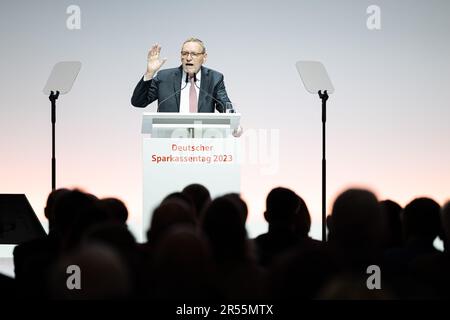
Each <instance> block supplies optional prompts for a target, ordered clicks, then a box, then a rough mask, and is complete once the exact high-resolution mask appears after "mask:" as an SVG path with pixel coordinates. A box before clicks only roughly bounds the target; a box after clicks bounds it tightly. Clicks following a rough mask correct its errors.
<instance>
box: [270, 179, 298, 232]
mask: <svg viewBox="0 0 450 320" xmlns="http://www.w3.org/2000/svg"><path fill="white" fill-rule="evenodd" d="M299 199H300V197H299V196H298V195H297V194H296V193H295V192H293V191H292V190H289V189H286V188H281V187H278V188H275V189H272V191H270V192H269V194H268V195H267V199H266V212H264V218H265V219H266V221H267V222H268V223H269V227H270V226H277V227H282V228H285V229H289V230H294V229H295V228H294V222H295V221H296V218H295V214H296V212H297V211H298V208H299V205H300V202H299Z"/></svg>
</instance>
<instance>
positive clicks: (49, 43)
mask: <svg viewBox="0 0 450 320" xmlns="http://www.w3.org/2000/svg"><path fill="white" fill-rule="evenodd" d="M449 15H450V2H449V1H447V0H432V1H419V0H417V1H406V0H403V1H401V0H399V1H382V0H376V1H372V0H371V1H365V0H362V1H356V0H355V1H350V0H346V1H331V0H329V1H323V0H322V1H300V0H292V1H256V0H255V1H235V0H233V1H231V0H230V1H215V0H189V1H175V0H167V1H153V0H145V1H144V0H142V1H112V0H96V1H87V0H71V1H65V0H60V1H49V0H40V1H31V0H26V1H25V0H18V1H1V2H0V43H1V59H0V88H1V93H0V150H1V157H0V159H1V160H0V161H1V165H0V193H25V194H26V195H27V197H28V198H29V199H30V202H31V204H32V206H33V208H34V209H35V211H36V212H37V213H38V214H39V218H40V219H41V221H42V222H43V223H44V224H45V218H44V217H43V214H42V212H43V207H44V203H45V200H46V197H47V195H48V193H49V191H50V187H51V166H50V164H51V163H50V156H51V126H50V102H49V100H48V97H46V96H45V95H44V94H43V93H42V88H43V87H44V85H45V82H46V80H47V77H48V75H49V73H50V71H51V68H52V67H53V65H54V64H55V63H56V62H58V61H63V60H79V61H81V62H82V64H83V66H82V69H81V72H80V74H79V76H78V78H77V80H76V83H75V85H74V87H73V89H72V92H70V94H68V95H65V96H61V97H60V99H59V100H58V102H57V103H58V110H57V161H58V176H57V185H58V187H63V186H64V187H79V188H82V189H84V190H86V191H89V192H92V193H94V194H96V195H97V196H99V197H106V196H113V197H118V198H120V199H122V200H123V201H124V202H125V203H126V204H127V206H128V208H129V210H130V214H131V216H130V223H131V225H132V226H133V225H136V224H137V223H139V217H140V216H141V213H142V212H141V211H142V164H141V161H142V158H141V151H142V150H141V134H140V127H141V114H142V112H143V111H155V109H156V105H155V104H154V105H151V106H149V107H148V108H147V109H145V110H143V109H137V108H133V107H132V106H131V104H130V97H131V94H132V91H133V89H134V86H135V85H136V83H137V82H138V80H139V78H140V77H141V76H142V74H143V72H144V71H145V66H146V56H147V51H148V49H149V48H150V47H151V46H152V45H153V44H154V43H159V44H160V45H161V46H162V51H161V55H162V56H163V57H167V58H168V60H167V62H166V64H165V65H164V67H167V68H169V67H177V66H179V64H180V57H179V56H180V46H181V43H182V42H183V41H184V40H185V39H186V38H189V37H191V36H195V37H198V38H200V39H202V40H203V41H204V42H205V44H206V46H207V52H208V61H207V63H206V66H208V67H209V68H213V69H216V70H219V71H221V72H222V73H224V75H225V83H226V86H227V90H228V93H229V96H230V97H231V99H232V101H233V102H234V103H235V106H236V108H237V109H238V111H239V112H241V113H242V125H243V127H244V129H245V130H246V133H245V135H244V136H243V144H244V145H245V144H246V146H247V149H246V150H247V151H248V152H249V155H248V157H247V158H248V159H247V161H245V163H243V164H242V183H241V190H242V196H243V198H244V199H245V200H246V201H247V203H248V206H249V210H250V215H249V219H248V224H247V225H248V231H249V234H250V236H251V237H254V236H256V235H258V234H260V233H262V232H265V230H266V227H267V225H266V223H265V221H264V218H263V212H264V208H265V197H266V195H267V193H268V192H269V191H270V190H271V189H272V188H273V187H276V186H285V187H288V188H292V189H293V190H295V191H296V192H297V193H298V194H299V195H301V196H302V197H303V198H304V199H305V201H306V202H307V204H308V206H309V209H310V211H311V214H312V219H313V228H312V231H311V234H312V236H314V237H315V238H319V237H320V213H321V152H322V151H321V130H322V127H321V109H320V101H319V98H318V97H317V96H313V95H310V94H308V93H307V92H306V91H305V90H304V88H303V86H302V84H301V81H300V78H299V75H298V74H297V71H296V69H295V62H296V61H298V60H319V61H322V62H323V63H324V65H325V67H326V68H327V70H328V72H329V74H330V77H331V79H332V81H333V83H334V86H335V88H336V92H335V94H334V95H332V96H331V97H330V99H329V101H328V105H329V107H328V127H327V128H328V130H327V135H328V140H327V142H328V149H327V150H328V154H327V158H328V192H327V212H328V213H329V212H330V209H331V206H332V203H333V200H334V199H335V197H336V196H337V195H338V194H339V192H341V191H342V190H343V189H345V188H347V187H350V186H363V187H368V188H370V189H371V190H373V191H375V192H376V194H377V196H378V197H379V198H380V199H386V198H390V199H393V200H395V201H398V202H399V203H400V204H401V205H405V204H406V203H407V202H409V201H410V200H412V199H413V198H414V197H418V196H430V197H433V198H434V199H435V200H437V201H438V202H439V203H441V204H442V203H443V202H444V201H445V200H446V199H447V198H448V197H449V196H450V193H449V190H450V170H449V163H450V142H449V137H450V126H449V121H448V120H449V119H450V108H449V102H450V90H449V88H448V85H449V84H450V60H449V57H450V42H449V41H448V40H447V39H448V30H450V19H449ZM174 191H175V190H174ZM211 192H212V194H213V195H216V193H215V192H214V190H211Z"/></svg>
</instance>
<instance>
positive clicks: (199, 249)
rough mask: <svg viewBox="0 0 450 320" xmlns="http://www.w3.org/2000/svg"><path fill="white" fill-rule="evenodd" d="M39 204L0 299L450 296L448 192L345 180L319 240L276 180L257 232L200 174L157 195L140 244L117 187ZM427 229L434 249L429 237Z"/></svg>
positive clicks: (238, 202) (58, 195)
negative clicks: (435, 196) (37, 234)
mask: <svg viewBox="0 0 450 320" xmlns="http://www.w3.org/2000/svg"><path fill="white" fill-rule="evenodd" d="M44 213H45V217H46V218H47V219H48V224H49V233H48V235H47V236H45V237H43V238H41V239H35V240H32V241H29V242H26V243H22V244H20V245H17V246H16V247H15V249H14V268H15V269H14V271H15V277H14V278H10V277H7V276H4V275H0V292H1V297H2V298H5V299H12V298H33V299H36V298H37V299H89V300H91V299H156V300H161V299H162V300H177V301H217V300H220V301H223V300H225V301H235V300H242V299H243V300H248V299H267V298H269V299H273V300H286V299H287V300H295V299H297V300H298V299H326V300H328V299H364V300H367V299H375V300H377V299H382V300H385V299H417V298H425V299H434V298H449V297H450V293H449V292H450V291H449V290H448V288H449V286H450V273H449V272H448V270H450V253H449V252H450V201H449V202H447V203H446V204H445V205H444V206H443V207H442V209H441V208H440V206H439V204H438V203H436V202H435V201H434V200H432V199H430V198H417V199H414V200H413V201H411V202H410V203H409V204H407V205H406V206H405V208H402V207H401V206H400V205H399V204H397V203H395V202H394V201H392V200H384V201H380V202H379V201H378V199H377V197H376V196H375V195H374V194H373V193H372V192H371V191H369V190H364V189H348V190H345V191H344V192H342V193H341V194H339V195H338V196H337V198H336V200H335V201H334V203H333V206H332V210H331V214H330V215H329V216H328V217H327V226H328V231H329V232H328V241H325V242H322V241H318V240H314V239H312V238H311V237H310V236H309V232H310V228H311V216H310V213H309V210H308V207H307V205H306V203H305V201H304V200H303V199H302V198H301V197H300V196H299V195H297V194H296V193H295V192H294V191H292V190H290V189H287V188H283V187H277V188H274V189H272V190H271V191H270V192H269V194H268V195H267V198H266V210H265V212H264V218H265V219H266V221H267V222H268V231H267V232H266V233H264V234H261V235H259V236H257V237H256V238H255V239H249V238H248V235H247V230H246V222H247V218H248V207H247V204H246V203H245V201H244V200H243V199H242V198H241V197H240V195H239V194H237V193H230V194H226V195H222V196H220V197H216V198H213V199H212V198H211V195H210V192H209V190H208V189H207V188H206V187H204V186H202V185H200V184H192V185H189V186H187V187H185V188H184V189H183V190H182V192H173V193H171V194H169V195H167V196H166V197H165V198H164V199H162V201H161V203H160V204H159V206H158V207H157V208H155V209H154V211H153V215H152V220H151V223H150V228H149V229H148V230H147V232H146V234H147V241H146V242H144V243H137V242H136V239H135V238H134V236H133V235H132V233H131V232H130V230H129V229H128V226H127V219H128V209H127V207H126V205H125V204H124V203H123V202H122V201H120V200H119V199H116V198H105V199H98V198H97V197H96V196H94V195H92V194H89V193H86V192H83V191H81V190H78V189H73V190H70V189H58V190H55V191H53V192H51V193H50V194H49V196H48V199H47V203H46V206H45V209H44ZM437 237H439V238H440V239H442V241H443V243H444V251H443V252H441V251H439V250H437V249H436V248H435V247H434V245H433V242H434V241H435V239H436V238H437ZM73 266H75V267H79V268H80V270H82V272H81V274H82V276H81V278H80V279H79V280H80V282H79V284H80V286H81V289H77V288H75V289H73V288H69V285H68V281H69V280H68V277H70V276H73V277H76V275H75V274H73V275H72V274H71V272H75V271H74V270H75V269H73ZM374 266H375V267H377V268H379V270H381V274H382V276H381V279H380V281H381V282H380V283H381V287H380V288H379V289H378V290H372V288H369V287H368V285H367V282H366V281H368V280H367V279H368V277H369V276H370V274H369V273H368V271H367V270H369V269H368V268H369V267H374ZM70 268H72V269H70ZM70 270H71V271H70ZM71 279H72V278H71ZM72 280H73V281H75V282H76V281H77V280H76V278H73V279H72Z"/></svg>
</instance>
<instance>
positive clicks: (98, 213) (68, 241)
mask: <svg viewBox="0 0 450 320" xmlns="http://www.w3.org/2000/svg"><path fill="white" fill-rule="evenodd" d="M97 201H98V199H97V198H96V197H95V196H94V195H92V194H88V193H84V192H82V191H80V190H71V191H69V192H66V193H64V194H62V195H61V196H60V197H58V201H56V202H55V206H54V215H55V229H56V232H57V234H58V235H59V237H60V238H61V240H62V241H63V246H64V247H65V248H66V249H71V248H73V247H74V246H76V245H77V244H78V242H79V240H80V238H81V234H82V233H83V232H84V231H85V230H86V229H87V228H88V227H90V226H91V225H94V224H96V223H100V222H103V221H105V220H106V219H107V216H106V214H105V213H104V211H103V210H101V209H100V208H99V207H98V205H97Z"/></svg>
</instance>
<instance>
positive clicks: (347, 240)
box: [329, 189, 385, 253]
mask: <svg viewBox="0 0 450 320" xmlns="http://www.w3.org/2000/svg"><path fill="white" fill-rule="evenodd" d="M329 222H330V225H329V227H330V235H329V239H330V242H333V243H334V244H336V245H337V246H338V247H339V248H342V249H349V250H354V249H357V250H361V251H366V252H367V253H370V251H371V250H372V249H378V248H380V246H381V245H382V244H383V241H384V237H385V236H384V232H385V225H384V223H385V222H384V217H383V215H382V214H381V209H380V205H379V203H378V200H377V198H376V197H375V195H374V194H373V193H372V192H370V191H368V190H363V189H349V190H347V191H344V192H343V193H341V194H340V195H339V196H338V197H337V199H336V201H335V202H334V205H333V210H332V214H331V217H330V221H329Z"/></svg>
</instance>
